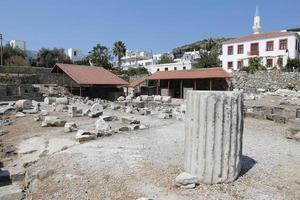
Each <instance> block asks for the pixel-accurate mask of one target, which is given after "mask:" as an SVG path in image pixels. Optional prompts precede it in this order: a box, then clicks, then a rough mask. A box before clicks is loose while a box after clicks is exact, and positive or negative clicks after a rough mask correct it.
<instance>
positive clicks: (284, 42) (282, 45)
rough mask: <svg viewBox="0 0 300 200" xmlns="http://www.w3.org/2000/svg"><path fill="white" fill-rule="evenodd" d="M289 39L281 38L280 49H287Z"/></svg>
mask: <svg viewBox="0 0 300 200" xmlns="http://www.w3.org/2000/svg"><path fill="white" fill-rule="evenodd" d="M287 41H288V40H287V39H284V40H279V50H286V49H287Z"/></svg>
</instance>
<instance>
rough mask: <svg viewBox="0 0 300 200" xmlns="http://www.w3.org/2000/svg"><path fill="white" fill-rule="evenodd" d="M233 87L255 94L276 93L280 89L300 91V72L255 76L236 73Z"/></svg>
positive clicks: (262, 73)
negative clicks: (262, 91) (263, 91)
mask: <svg viewBox="0 0 300 200" xmlns="http://www.w3.org/2000/svg"><path fill="white" fill-rule="evenodd" d="M232 86H233V89H243V90H244V91H245V92H253V93H256V92H259V91H261V90H265V91H270V92H274V91H276V90H278V89H294V90H297V91H300V72H280V71H262V72H256V73H254V74H251V73H247V72H234V74H233V78H232ZM258 89H259V90H258Z"/></svg>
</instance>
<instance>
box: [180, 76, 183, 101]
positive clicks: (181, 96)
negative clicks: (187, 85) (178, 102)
mask: <svg viewBox="0 0 300 200" xmlns="http://www.w3.org/2000/svg"><path fill="white" fill-rule="evenodd" d="M179 94H180V95H179V96H180V98H183V95H182V80H180V93H179Z"/></svg>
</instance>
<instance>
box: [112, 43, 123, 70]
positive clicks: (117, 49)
mask: <svg viewBox="0 0 300 200" xmlns="http://www.w3.org/2000/svg"><path fill="white" fill-rule="evenodd" d="M113 53H114V55H115V56H117V57H118V67H119V68H120V67H121V58H122V57H124V56H125V55H126V45H125V43H124V42H122V41H117V42H115V44H114V47H113Z"/></svg>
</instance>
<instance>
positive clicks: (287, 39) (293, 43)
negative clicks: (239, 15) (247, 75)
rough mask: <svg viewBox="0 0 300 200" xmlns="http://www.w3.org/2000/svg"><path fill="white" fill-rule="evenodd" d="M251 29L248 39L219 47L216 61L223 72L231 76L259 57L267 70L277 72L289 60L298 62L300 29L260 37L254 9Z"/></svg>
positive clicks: (226, 42) (237, 39)
mask: <svg viewBox="0 0 300 200" xmlns="http://www.w3.org/2000/svg"><path fill="white" fill-rule="evenodd" d="M252 29H253V34H252V35H248V36H243V37H240V38H236V39H232V40H228V41H225V42H224V43H223V45H222V55H221V57H220V58H221V60H222V66H223V69H224V70H226V71H229V72H231V71H233V70H239V69H241V68H242V67H244V66H249V59H250V58H254V57H260V58H261V64H262V65H264V66H266V67H267V68H275V67H276V68H281V67H283V66H285V65H286V64H287V61H288V59H289V58H290V59H299V58H300V29H288V30H283V31H278V32H270V33H261V32H260V31H261V25H260V16H259V11H258V7H257V8H256V13H255V16H254V24H253V27H252Z"/></svg>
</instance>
